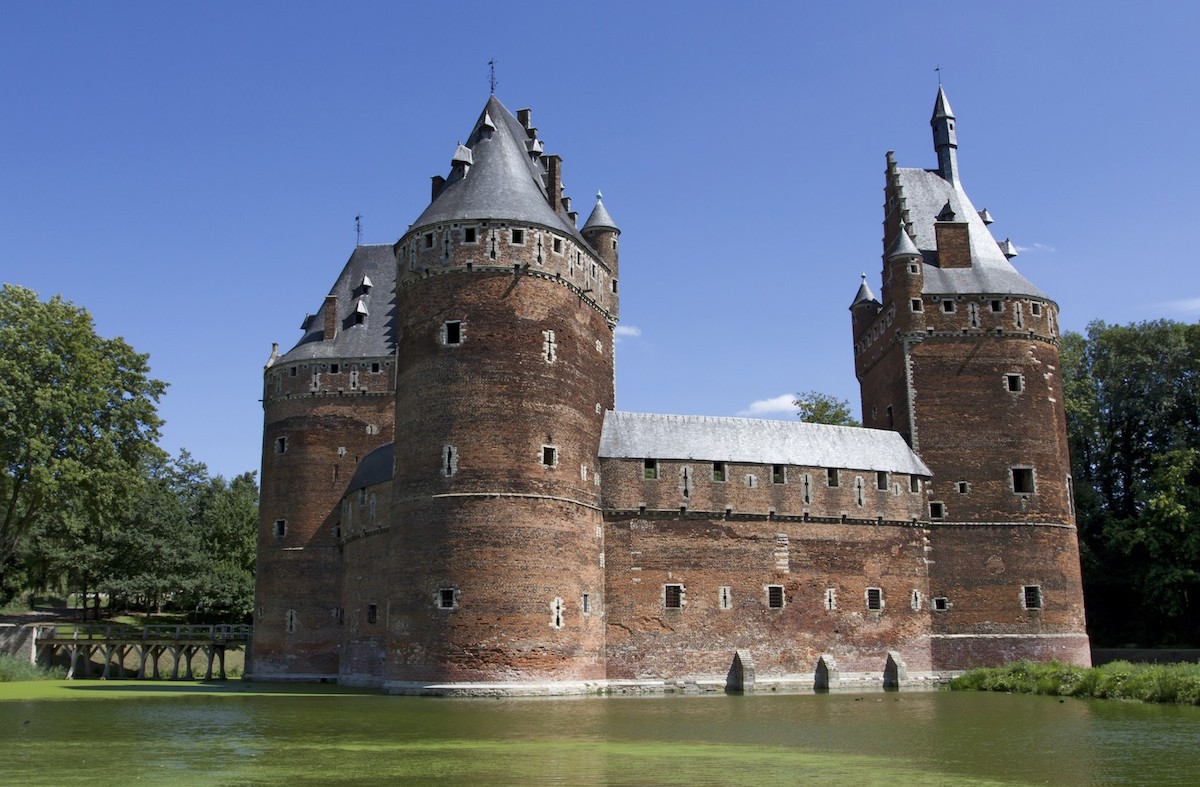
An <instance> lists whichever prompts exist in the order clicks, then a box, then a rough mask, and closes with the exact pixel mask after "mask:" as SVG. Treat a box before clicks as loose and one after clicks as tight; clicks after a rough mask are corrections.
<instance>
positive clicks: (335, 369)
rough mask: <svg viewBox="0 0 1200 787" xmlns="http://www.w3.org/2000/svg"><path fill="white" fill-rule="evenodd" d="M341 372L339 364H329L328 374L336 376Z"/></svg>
mask: <svg viewBox="0 0 1200 787" xmlns="http://www.w3.org/2000/svg"><path fill="white" fill-rule="evenodd" d="M341 370H342V367H341V364H336V363H331V364H329V373H330V374H337V373H339V372H340V371H341Z"/></svg>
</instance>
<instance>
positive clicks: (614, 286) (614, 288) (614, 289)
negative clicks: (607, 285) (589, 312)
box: [612, 279, 617, 295]
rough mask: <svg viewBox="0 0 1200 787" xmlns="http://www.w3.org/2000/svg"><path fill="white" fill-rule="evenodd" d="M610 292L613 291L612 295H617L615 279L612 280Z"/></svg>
mask: <svg viewBox="0 0 1200 787" xmlns="http://www.w3.org/2000/svg"><path fill="white" fill-rule="evenodd" d="M612 291H613V295H616V294H617V280H616V279H613V280H612Z"/></svg>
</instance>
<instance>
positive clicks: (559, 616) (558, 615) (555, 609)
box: [550, 596, 563, 629]
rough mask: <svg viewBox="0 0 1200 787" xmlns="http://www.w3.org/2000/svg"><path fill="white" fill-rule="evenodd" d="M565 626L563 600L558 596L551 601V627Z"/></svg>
mask: <svg viewBox="0 0 1200 787" xmlns="http://www.w3.org/2000/svg"><path fill="white" fill-rule="evenodd" d="M562 627H563V600H562V599H561V598H558V597H557V596H556V597H555V598H554V599H553V600H552V601H551V602H550V628H555V629H560V628H562Z"/></svg>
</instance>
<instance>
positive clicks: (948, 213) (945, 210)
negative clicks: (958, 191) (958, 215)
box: [937, 200, 955, 221]
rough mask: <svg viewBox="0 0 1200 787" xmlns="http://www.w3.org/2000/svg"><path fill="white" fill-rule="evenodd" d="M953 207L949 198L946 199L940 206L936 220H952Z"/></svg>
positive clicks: (953, 216)
mask: <svg viewBox="0 0 1200 787" xmlns="http://www.w3.org/2000/svg"><path fill="white" fill-rule="evenodd" d="M954 218H955V213H954V208H952V207H950V200H946V204H945V205H943V206H942V210H941V212H940V213H938V215H937V220H938V221H954Z"/></svg>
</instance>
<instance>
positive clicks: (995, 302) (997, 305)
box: [992, 298, 1004, 312]
mask: <svg viewBox="0 0 1200 787" xmlns="http://www.w3.org/2000/svg"><path fill="white" fill-rule="evenodd" d="M992 311H993V312H1002V311H1004V301H1002V300H1000V299H999V298H993V299H992Z"/></svg>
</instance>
